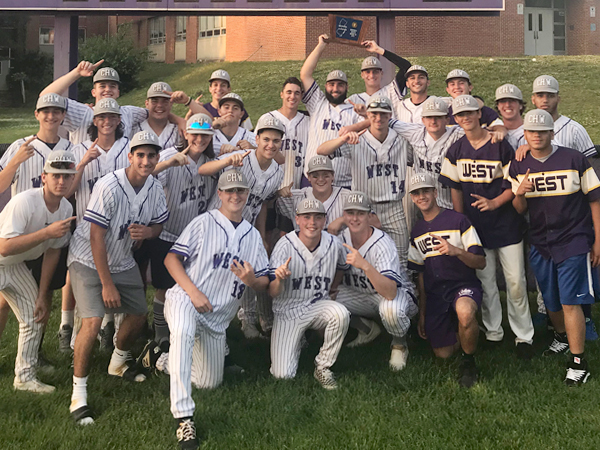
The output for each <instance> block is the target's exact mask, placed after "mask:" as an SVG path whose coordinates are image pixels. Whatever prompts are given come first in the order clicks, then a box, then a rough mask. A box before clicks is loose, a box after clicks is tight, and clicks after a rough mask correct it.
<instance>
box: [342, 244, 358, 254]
mask: <svg viewBox="0 0 600 450" xmlns="http://www.w3.org/2000/svg"><path fill="white" fill-rule="evenodd" d="M342 245H343V246H344V247H346V248H347V249H348V250H350V251H351V252H355V251H356V249H355V248H354V247H350V246H349V245H348V244H346V243H342Z"/></svg>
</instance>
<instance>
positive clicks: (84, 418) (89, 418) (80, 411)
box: [71, 405, 94, 425]
mask: <svg viewBox="0 0 600 450" xmlns="http://www.w3.org/2000/svg"><path fill="white" fill-rule="evenodd" d="M71 417H72V418H73V420H74V421H75V423H76V424H77V425H91V424H93V423H94V416H93V414H92V410H91V409H90V408H89V406H88V405H83V406H81V407H80V408H77V409H76V410H74V411H71Z"/></svg>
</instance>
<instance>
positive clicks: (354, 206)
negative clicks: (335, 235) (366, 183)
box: [343, 191, 371, 212]
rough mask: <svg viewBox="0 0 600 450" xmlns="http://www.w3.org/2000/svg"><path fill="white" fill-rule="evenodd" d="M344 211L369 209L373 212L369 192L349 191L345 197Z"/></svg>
mask: <svg viewBox="0 0 600 450" xmlns="http://www.w3.org/2000/svg"><path fill="white" fill-rule="evenodd" d="M343 209H344V211H367V212H371V201H370V200H369V197H367V194H365V193H364V192H360V191H352V192H349V193H348V195H347V196H346V198H344V207H343Z"/></svg>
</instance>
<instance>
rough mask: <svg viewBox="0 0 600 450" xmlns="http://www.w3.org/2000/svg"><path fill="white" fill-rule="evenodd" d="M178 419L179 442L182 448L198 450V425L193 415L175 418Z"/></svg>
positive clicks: (184, 449)
mask: <svg viewBox="0 0 600 450" xmlns="http://www.w3.org/2000/svg"><path fill="white" fill-rule="evenodd" d="M175 420H176V421H177V442H178V443H179V448H181V449H182V450H196V449H197V448H198V446H199V442H198V438H197V437H196V425H195V424H194V419H193V418H192V417H184V418H181V419H175Z"/></svg>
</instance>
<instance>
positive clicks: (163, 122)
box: [133, 81, 179, 148]
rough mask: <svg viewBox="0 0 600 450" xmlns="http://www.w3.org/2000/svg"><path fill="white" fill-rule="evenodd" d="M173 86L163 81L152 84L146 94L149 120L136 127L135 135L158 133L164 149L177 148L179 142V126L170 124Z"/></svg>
mask: <svg viewBox="0 0 600 450" xmlns="http://www.w3.org/2000/svg"><path fill="white" fill-rule="evenodd" d="M172 93H173V90H172V89H171V86H169V85H168V84H167V83H165V82H163V81H158V82H156V83H152V85H151V86H150V88H149V89H148V92H147V94H146V109H147V110H148V118H147V119H146V120H144V121H143V122H140V123H139V124H138V125H136V126H135V127H134V130H133V131H134V133H137V132H139V131H152V132H154V133H156V135H157V136H158V139H159V141H160V146H161V147H162V148H170V147H175V145H177V141H178V140H179V134H178V130H177V125H176V124H174V123H170V122H169V116H170V114H171V108H172V106H173V102H172V101H171V94H172Z"/></svg>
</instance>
